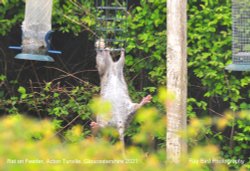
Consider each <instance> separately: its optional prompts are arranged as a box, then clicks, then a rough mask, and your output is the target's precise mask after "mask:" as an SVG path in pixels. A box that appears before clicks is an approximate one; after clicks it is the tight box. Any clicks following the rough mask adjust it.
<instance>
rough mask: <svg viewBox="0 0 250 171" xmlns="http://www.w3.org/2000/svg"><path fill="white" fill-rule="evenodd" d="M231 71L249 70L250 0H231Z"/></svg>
mask: <svg viewBox="0 0 250 171" xmlns="http://www.w3.org/2000/svg"><path fill="white" fill-rule="evenodd" d="M232 19H233V24H232V31H233V35H232V36H233V42H232V53H233V54H232V60H233V64H231V65H229V66H227V67H226V69H227V70H232V71H250V0H232Z"/></svg>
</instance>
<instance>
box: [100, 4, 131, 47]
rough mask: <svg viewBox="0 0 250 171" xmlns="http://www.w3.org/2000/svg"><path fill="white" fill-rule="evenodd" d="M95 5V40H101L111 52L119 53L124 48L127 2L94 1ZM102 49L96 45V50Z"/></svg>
mask: <svg viewBox="0 0 250 171" xmlns="http://www.w3.org/2000/svg"><path fill="white" fill-rule="evenodd" d="M95 5H96V9H97V24H96V33H97V39H102V43H105V47H108V48H109V49H110V50H111V51H121V49H122V48H124V47H125V40H124V38H125V34H126V31H127V24H126V16H127V6H128V0H96V1H95ZM103 48H104V47H101V46H98V45H97V49H99V50H101V49H103Z"/></svg>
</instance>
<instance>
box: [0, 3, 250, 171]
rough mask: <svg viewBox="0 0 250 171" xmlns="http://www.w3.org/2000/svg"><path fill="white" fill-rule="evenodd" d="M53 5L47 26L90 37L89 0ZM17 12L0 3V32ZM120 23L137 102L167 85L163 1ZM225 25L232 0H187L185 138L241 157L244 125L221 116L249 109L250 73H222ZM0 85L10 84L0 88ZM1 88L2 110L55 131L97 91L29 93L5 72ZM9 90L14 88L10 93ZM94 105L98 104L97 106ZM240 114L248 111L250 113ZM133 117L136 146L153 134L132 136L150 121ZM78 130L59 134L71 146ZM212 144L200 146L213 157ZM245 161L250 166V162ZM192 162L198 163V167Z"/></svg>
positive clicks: (86, 115) (20, 9)
mask: <svg viewBox="0 0 250 171" xmlns="http://www.w3.org/2000/svg"><path fill="white" fill-rule="evenodd" d="M53 2H54V10H53V29H55V30H58V31H60V32H63V33H74V34H75V35H78V34H79V33H81V32H82V31H87V32H88V33H90V35H91V36H93V35H95V34H96V33H95V31H94V27H95V25H96V16H97V14H96V10H95V7H94V1H93V0H79V1H76V0H70V1H63V0H54V1H53ZM23 13H24V3H23V1H22V0H8V1H7V0H5V1H2V4H1V6H0V27H1V29H0V35H7V34H8V33H9V32H10V30H11V28H13V27H14V26H15V25H20V24H21V22H22V20H23ZM126 24H127V27H128V32H127V33H126V38H127V46H126V52H127V54H126V68H125V72H126V77H127V80H128V84H129V91H130V94H131V96H132V99H133V100H134V101H139V100H140V99H139V98H141V97H143V96H145V95H146V94H147V93H150V94H156V93H157V88H158V87H159V86H164V85H165V82H166V67H165V66H166V65H165V64H166V0H158V1H154V0H141V1H140V5H137V6H136V5H132V6H130V8H129V11H128V18H127V23H126ZM231 24H232V21H231V1H230V0H224V1H219V0H199V1H198V0H192V1H188V67H189V78H188V79H189V99H188V108H187V112H188V116H189V123H190V124H191V125H192V124H194V125H195V129H188V131H190V134H191V135H190V137H192V138H193V139H188V141H189V145H190V147H193V146H196V145H198V144H206V143H207V142H212V143H214V144H220V146H221V151H220V155H221V156H222V157H224V158H225V159H244V160H245V161H247V160H249V157H248V153H249V149H250V147H249V143H250V137H249V122H248V121H247V120H246V119H245V120H244V119H243V118H242V117H238V116H237V115H236V114H233V115H231V114H225V115H224V114H223V112H224V111H225V110H227V109H230V110H232V111H239V110H249V109H250V103H249V99H250V90H249V86H250V75H249V73H246V72H245V73H244V72H243V73H234V72H228V71H225V70H224V68H225V66H226V65H228V64H229V63H231V62H232V61H231V53H232V52H231V41H232V40H231V39H232V38H231ZM21 84H22V83H21ZM2 85H6V87H10V88H6V89H3V88H2V87H3V86H2ZM0 88H1V90H0V113H1V114H6V113H8V114H9V113H29V114H33V115H36V116H37V115H38V116H39V115H41V116H44V117H51V118H53V119H52V123H53V126H54V127H55V128H56V129H57V130H61V129H64V127H65V126H66V127H72V126H73V125H74V124H75V123H74V124H73V122H72V123H71V121H72V120H73V121H75V120H74V119H75V118H77V120H78V119H80V121H82V122H84V123H85V124H86V123H87V121H89V120H90V115H91V114H92V112H91V110H90V106H89V105H87V104H89V102H90V99H91V98H92V97H93V95H94V94H95V93H97V92H98V88H96V87H95V86H92V85H83V86H76V87H74V88H70V89H68V88H65V87H61V86H59V87H58V88H57V87H56V85H55V84H51V83H45V85H43V87H42V88H41V89H38V90H33V89H32V88H27V86H24V85H22V86H20V87H19V83H18V82H17V81H16V80H14V81H10V80H9V79H7V78H6V76H5V75H3V74H0ZM9 89H11V90H12V91H13V92H14V93H13V92H12V93H9V92H10V90H9ZM160 94H161V93H160ZM164 97H165V96H164V95H163V96H162V97H160V100H158V98H156V97H154V98H153V100H152V101H153V103H152V106H155V107H156V108H157V109H158V111H157V112H158V113H160V114H159V116H160V117H163V116H164V113H165V110H164V108H163V105H162V104H161V103H160V102H163V100H164ZM100 103H101V102H100ZM100 103H99V104H100ZM99 108H100V107H99ZM99 108H96V109H98V110H99ZM107 110H108V109H107ZM143 112H145V113H149V115H150V116H152V117H155V115H154V114H155V113H157V112H155V111H154V110H153V111H152V110H149V111H143ZM246 113H247V114H248V115H249V112H246ZM203 116H204V117H209V118H210V119H211V120H210V119H207V120H206V121H204V122H203V121H202V123H200V121H199V120H197V118H199V117H203ZM214 116H216V117H214ZM138 117H139V119H138V120H136V121H134V122H133V123H132V126H131V127H130V128H129V130H128V131H127V135H128V136H130V137H132V140H131V141H134V140H136V141H134V143H135V144H138V143H141V142H142V141H143V140H145V139H147V138H149V139H150V138H151V136H149V137H146V136H145V135H138V133H140V130H144V129H145V131H148V130H147V127H143V126H142V127H138V125H140V124H141V125H143V124H144V123H145V124H146V125H147V126H149V127H151V126H152V125H150V124H152V123H147V121H144V119H146V118H143V117H142V118H140V117H141V116H140V115H139V116H138ZM214 120H219V121H220V122H218V123H219V124H218V125H216V127H215V128H214V127H213V125H211V124H210V123H214ZM78 121H79V120H78ZM156 121H157V123H161V120H160V119H159V118H156ZM142 123H143V124H142ZM153 130H154V129H153ZM197 130H199V131H197ZM77 132H78V133H79V128H78V127H76V128H75V130H74V131H69V132H65V133H64V134H63V136H65V137H66V140H67V141H68V142H71V143H74V142H77V141H80V140H82V139H84V138H85V137H86V136H87V135H89V129H85V128H84V129H83V131H82V132H83V133H81V134H78V133H77ZM151 134H152V133H149V135H151ZM109 135H110V134H109ZM42 137H43V136H41V135H40V134H36V135H35V138H36V139H41V138H42ZM154 137H155V138H156V139H160V140H161V142H160V143H158V144H157V146H158V147H163V146H164V144H165V143H164V141H165V138H164V136H162V134H161V133H159V134H156V135H154ZM150 140H152V139H150ZM149 142H151V141H149ZM145 146H147V145H145ZM210 147H211V146H209V147H208V148H206V149H207V150H209V149H211V151H214V153H213V154H214V155H217V151H216V150H214V149H215V148H214V147H211V148H210ZM32 150H33V149H32ZM202 150H203V149H202V148H199V149H197V150H194V152H193V154H197V153H198V154H199V153H200V152H201V151H202ZM197 151H198V152H197ZM203 151H204V150H203ZM105 152H107V151H105ZM65 154H66V153H65ZM65 154H62V155H65ZM201 155H205V154H203V153H202V154H201ZM198 156H200V155H198ZM197 158H198V157H197ZM153 161H155V158H154V157H152V161H151V160H150V162H151V163H154V162H153ZM189 164H190V163H189ZM187 165H188V164H187ZM188 166H189V165H188ZM246 166H247V167H248V168H249V164H246ZM171 167H173V168H175V170H183V168H181V166H176V167H174V166H169V168H171ZM178 167H180V168H181V169H180V168H178ZM190 167H197V168H200V165H198V166H193V165H192V166H190ZM230 167H231V168H233V169H239V167H240V165H239V164H234V163H232V164H231V165H230ZM176 168H177V169H176ZM202 168H203V170H206V169H204V167H202ZM210 168H211V167H210ZM140 169H141V168H140ZM149 170H150V169H149ZM207 170H209V169H207Z"/></svg>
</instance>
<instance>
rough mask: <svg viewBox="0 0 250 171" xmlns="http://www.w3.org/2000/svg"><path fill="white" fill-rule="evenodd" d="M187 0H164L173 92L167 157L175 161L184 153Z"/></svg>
mask: <svg viewBox="0 0 250 171" xmlns="http://www.w3.org/2000/svg"><path fill="white" fill-rule="evenodd" d="M186 10H187V0H167V89H168V90H169V91H170V92H173V93H174V94H175V99H174V100H173V102H172V103H171V104H167V142H166V146H167V149H166V150H167V159H168V160H170V161H172V162H175V163H178V162H179V161H180V157H181V155H185V154H186V153H187V143H186V141H185V140H183V139H182V138H181V137H180V134H179V132H180V131H185V130H186V120H187V119H186V104H187V13H186Z"/></svg>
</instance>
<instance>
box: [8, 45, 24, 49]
mask: <svg viewBox="0 0 250 171" xmlns="http://www.w3.org/2000/svg"><path fill="white" fill-rule="evenodd" d="M9 49H14V50H22V47H21V46H9Z"/></svg>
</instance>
